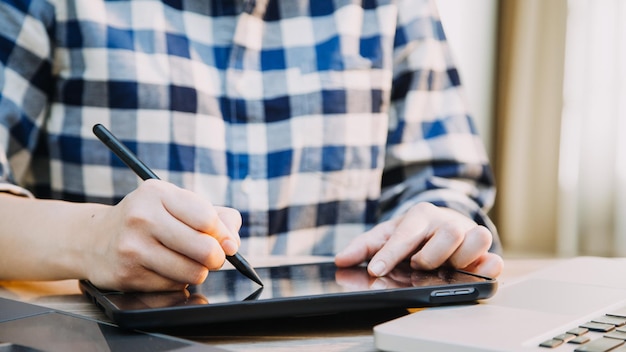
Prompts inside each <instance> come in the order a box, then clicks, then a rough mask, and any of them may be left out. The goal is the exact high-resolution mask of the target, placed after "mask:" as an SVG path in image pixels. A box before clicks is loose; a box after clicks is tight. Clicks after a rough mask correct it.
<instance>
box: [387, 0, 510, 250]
mask: <svg viewBox="0 0 626 352" xmlns="http://www.w3.org/2000/svg"><path fill="white" fill-rule="evenodd" d="M416 3H419V5H417V4H416ZM394 60H395V61H394V78H393V87H392V92H391V107H390V115H391V116H390V117H391V118H390V127H389V135H388V142H387V150H386V160H385V170H384V172H383V191H382V195H381V208H382V220H385V219H389V218H393V217H395V216H398V215H400V214H403V213H404V212H406V211H407V210H408V209H409V208H410V207H411V206H413V205H415V204H417V203H419V202H430V203H432V204H435V205H438V206H444V207H449V208H452V209H455V210H457V211H459V212H461V213H463V214H465V215H466V216H468V217H470V218H471V219H473V220H474V221H476V222H477V223H478V224H481V225H484V226H486V227H487V228H488V229H489V230H490V231H491V232H492V234H493V235H494V242H493V245H492V248H491V250H492V251H496V252H498V251H500V249H501V245H500V241H499V239H498V235H497V230H496V228H495V226H494V224H493V222H492V221H491V220H490V219H489V217H488V215H487V212H488V211H489V209H490V208H491V206H492V205H493V202H494V198H495V182H494V177H493V173H492V170H491V167H490V164H489V160H488V157H487V154H486V151H485V148H484V145H483V143H482V140H481V138H480V136H479V135H478V133H477V130H476V128H475V125H474V123H473V121H472V118H471V116H470V113H469V111H468V109H467V103H466V100H465V97H464V95H463V90H462V86H461V84H460V80H459V74H458V71H457V69H456V67H455V66H454V63H453V60H452V56H451V52H450V50H449V47H448V43H447V41H446V38H445V35H444V31H443V27H442V24H441V21H440V19H439V17H438V12H437V9H436V8H435V5H434V1H419V2H416V1H404V2H401V4H400V5H399V8H398V27H397V29H396V36H395V43H394Z"/></svg>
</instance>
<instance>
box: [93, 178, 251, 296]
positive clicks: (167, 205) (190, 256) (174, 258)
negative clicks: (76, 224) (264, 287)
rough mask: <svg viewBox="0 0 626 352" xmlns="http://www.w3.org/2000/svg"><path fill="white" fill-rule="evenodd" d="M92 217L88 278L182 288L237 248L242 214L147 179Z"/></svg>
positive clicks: (136, 287) (101, 283) (135, 286)
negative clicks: (115, 203)
mask: <svg viewBox="0 0 626 352" xmlns="http://www.w3.org/2000/svg"><path fill="white" fill-rule="evenodd" d="M102 209H103V210H102V211H101V212H99V213H96V214H94V215H93V216H92V218H93V219H92V220H93V225H94V226H93V227H92V228H89V229H84V230H83V232H84V233H85V236H88V235H89V236H92V237H91V238H90V240H89V241H90V242H89V248H88V251H87V253H86V258H85V259H84V262H85V263H86V268H85V271H86V277H87V278H88V279H89V280H90V281H91V282H92V283H93V284H94V285H96V286H98V287H101V288H108V289H116V290H122V291H158V290H178V289H183V288H184V287H186V286H187V285H188V284H199V283H201V282H203V281H204V280H205V279H206V277H207V275H208V273H209V270H216V269H219V268H220V267H221V266H222V265H223V264H224V260H225V255H226V254H228V255H233V254H234V253H235V252H236V251H237V249H238V248H239V244H240V239H239V235H238V231H239V228H240V227H241V215H240V214H239V212H238V211H236V210H234V209H230V208H223V207H217V206H213V205H212V204H211V203H210V202H209V201H208V200H206V199H203V198H202V197H200V196H199V195H197V194H195V193H193V192H190V191H187V190H184V189H182V188H179V187H177V186H175V185H173V184H170V183H167V182H164V181H159V180H147V181H145V182H143V183H142V184H141V185H140V186H139V187H138V188H137V189H136V190H135V191H133V192H131V193H130V194H128V195H127V196H126V197H125V198H124V199H123V200H122V201H121V202H120V203H119V204H117V205H115V206H112V207H103V208H102Z"/></svg>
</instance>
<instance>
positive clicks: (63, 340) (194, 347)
mask: <svg viewBox="0 0 626 352" xmlns="http://www.w3.org/2000/svg"><path fill="white" fill-rule="evenodd" d="M0 351H20V352H37V351H52V352H54V351H64V352H65V351H181V352H182V351H189V352H191V351H205V352H206V351H209V352H213V351H214V352H219V351H225V350H223V349H220V348H217V347H212V346H208V345H204V344H200V343H196V342H193V341H188V340H185V339H180V338H176V337H171V336H167V335H163V334H152V333H143V332H138V331H131V330H124V329H121V328H118V327H116V326H115V325H111V324H107V323H104V322H99V321H96V320H92V319H89V318H85V317H81V316H78V315H74V314H70V313H66V312H62V311H57V310H54V309H52V308H47V307H41V306H37V305H33V304H29V303H24V302H20V301H15V300H11V299H7V298H0Z"/></svg>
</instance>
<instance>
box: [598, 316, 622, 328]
mask: <svg viewBox="0 0 626 352" xmlns="http://www.w3.org/2000/svg"><path fill="white" fill-rule="evenodd" d="M591 321H593V322H594V323H603V324H612V325H615V326H622V325H624V324H626V318H622V317H615V316H612V315H603V316H601V317H597V318H595V319H593V320H591Z"/></svg>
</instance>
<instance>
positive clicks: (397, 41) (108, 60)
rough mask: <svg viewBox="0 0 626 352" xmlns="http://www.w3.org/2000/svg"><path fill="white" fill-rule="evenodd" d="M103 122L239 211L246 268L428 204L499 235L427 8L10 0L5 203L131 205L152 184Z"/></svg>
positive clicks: (483, 160)
mask: <svg viewBox="0 0 626 352" xmlns="http://www.w3.org/2000/svg"><path fill="white" fill-rule="evenodd" d="M96 123H102V124H103V125H105V126H107V127H108V128H109V129H110V130H111V131H112V132H113V133H114V134H116V135H117V136H118V137H119V138H120V139H121V140H122V141H123V142H125V143H126V144H127V145H128V146H129V147H130V148H131V149H132V150H133V151H135V152H136V153H137V154H138V156H139V158H140V159H142V160H143V161H144V162H145V163H146V164H147V165H148V166H149V167H150V168H152V169H153V170H154V171H155V173H156V174H158V175H159V176H160V177H161V178H162V179H164V180H167V181H169V182H172V183H174V184H177V185H179V186H181V187H184V188H186V189H189V190H193V191H194V192H197V193H199V194H201V195H202V196H204V197H206V198H208V199H209V200H210V201H211V202H212V203H213V204H216V205H225V206H230V207H234V208H236V209H238V210H240V211H241V213H242V215H243V226H242V229H241V233H240V234H241V237H242V249H241V250H242V252H243V253H248V254H252V255H266V254H290V255H292V254H293V255H296V254H314V255H328V254H334V253H335V252H336V251H338V250H340V249H342V248H343V247H344V246H345V245H346V244H347V243H348V241H349V240H351V239H352V238H353V237H354V236H356V235H358V234H360V233H362V232H363V231H365V230H367V229H368V228H370V227H371V226H372V225H374V224H375V223H377V222H379V221H382V220H384V219H388V218H391V217H393V216H396V215H397V214H401V213H403V212H404V211H406V210H407V209H408V208H409V207H410V206H411V205H413V204H416V203H418V202H421V201H427V202H432V203H435V204H437V205H443V206H448V207H451V208H454V209H457V210H459V211H461V212H462V213H464V214H467V216H469V217H471V218H473V219H474V220H476V221H477V222H478V223H480V224H484V225H487V226H489V227H490V228H491V230H492V231H493V232H494V234H495V229H494V228H493V226H492V225H491V222H490V220H489V219H488V217H487V215H486V211H487V210H488V209H489V207H490V206H491V205H492V203H493V200H494V194H495V192H494V184H493V177H492V173H491V170H490V167H489V163H488V160H487V157H486V153H485V151H484V148H483V145H482V143H481V139H480V138H479V136H478V135H477V133H476V130H475V128H474V125H473V124H472V121H471V119H470V116H469V113H468V111H467V108H466V101H465V98H464V96H463V92H462V90H461V86H460V83H459V77H458V73H457V70H456V68H455V66H454V65H453V63H452V60H451V55H450V51H449V48H448V44H447V42H446V41H445V37H444V34H443V30H442V26H441V22H440V19H439V18H438V15H437V12H436V9H435V6H434V5H433V2H430V1H427V0H424V1H421V0H382V1H381V0H378V1H374V0H363V1H339V0H257V1H253V0H162V1H156V0H130V1H103V0H89V1H83V0H11V1H2V2H1V3H0V187H1V188H0V190H3V191H7V192H12V193H16V194H23V195H28V196H35V197H41V198H55V199H64V200H71V201H85V202H102V203H110V204H112V203H115V202H118V201H119V200H120V199H121V198H122V197H124V196H125V195H126V194H127V193H129V192H131V191H132V190H133V189H134V188H136V187H137V185H138V182H141V181H140V179H139V178H138V177H137V176H136V175H135V174H134V173H133V172H132V171H130V170H129V169H128V168H127V167H126V166H125V165H124V164H123V163H122V162H121V161H120V160H118V159H117V157H116V156H114V155H113V154H112V153H111V152H110V151H109V150H108V149H107V148H106V147H105V146H104V145H102V144H101V143H100V142H99V141H98V140H97V139H96V138H95V137H94V135H93V134H92V132H91V128H92V126H93V125H94V124H96ZM496 243H498V242H497V239H496ZM496 247H497V245H496ZM494 248H495V247H494Z"/></svg>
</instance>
